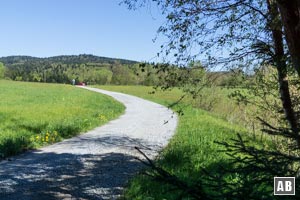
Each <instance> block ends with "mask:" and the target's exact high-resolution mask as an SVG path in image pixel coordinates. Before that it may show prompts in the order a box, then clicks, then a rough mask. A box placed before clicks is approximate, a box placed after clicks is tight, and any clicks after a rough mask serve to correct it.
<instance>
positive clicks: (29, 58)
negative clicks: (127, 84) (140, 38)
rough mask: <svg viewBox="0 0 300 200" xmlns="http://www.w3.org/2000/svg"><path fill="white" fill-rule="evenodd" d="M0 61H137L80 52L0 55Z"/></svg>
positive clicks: (6, 63)
mask: <svg viewBox="0 0 300 200" xmlns="http://www.w3.org/2000/svg"><path fill="white" fill-rule="evenodd" d="M0 62H2V63H4V64H5V65H10V64H17V63H25V62H31V63H34V62H49V63H61V64H84V63H101V64H104V63H105V64H114V63H119V64H135V63H137V61H132V60H126V59H118V58H108V57H100V56H94V55H91V54H80V55H62V56H53V57H47V58H38V57H32V56H7V57H0Z"/></svg>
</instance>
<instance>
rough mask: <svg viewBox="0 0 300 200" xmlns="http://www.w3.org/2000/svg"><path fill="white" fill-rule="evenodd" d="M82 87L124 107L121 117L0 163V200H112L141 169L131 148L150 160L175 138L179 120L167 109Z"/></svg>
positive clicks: (117, 94)
mask: <svg viewBox="0 0 300 200" xmlns="http://www.w3.org/2000/svg"><path fill="white" fill-rule="evenodd" d="M84 88H85V89H88V90H92V91H95V92H100V93H104V94H107V95H109V96H112V97H113V98H115V99H117V100H118V101H120V102H122V103H123V104H124V105H125V106H126V111H125V114H124V115H122V116H121V117H120V118H118V119H116V120H113V121H111V122H109V123H108V124H106V125H104V126H101V127H98V128H96V129H94V130H91V131H89V132H87V133H85V134H82V135H80V136H78V137H74V138H71V139H68V140H64V141H62V142H60V143H57V144H54V145H51V146H47V147H45V148H42V149H39V150H36V151H33V152H27V153H24V154H22V155H20V156H16V157H13V158H12V160H11V161H2V162H0V199H1V200H2V199H12V200H27V199H28V200H29V199H36V200H49V199H81V200H83V199H116V198H117V197H118V196H119V195H120V194H121V193H122V187H123V186H124V185H125V184H126V182H127V180H128V179H129V178H130V177H132V176H133V175H134V174H135V173H136V172H137V171H138V170H140V169H141V168H142V167H144V166H143V165H142V164H141V163H140V162H138V161H137V160H136V159H135V157H136V156H140V155H139V154H138V153H137V151H136V150H135V149H134V147H135V146H138V147H140V148H141V149H143V150H144V151H145V152H146V153H147V154H148V155H150V156H151V157H152V158H153V157H154V156H155V155H157V152H158V151H159V150H161V149H162V147H164V146H165V145H166V144H167V143H168V140H169V139H170V138H171V137H172V135H173V134H174V131H175V129H176V124H177V116H176V115H175V114H174V113H173V112H172V111H171V110H168V109H167V108H165V107H163V106H161V105H159V104H156V103H153V102H150V101H146V100H143V99H141V98H138V97H134V96H131V95H126V94H122V93H117V92H109V91H105V90H100V89H94V88H89V87H84ZM99 103H101V102H99Z"/></svg>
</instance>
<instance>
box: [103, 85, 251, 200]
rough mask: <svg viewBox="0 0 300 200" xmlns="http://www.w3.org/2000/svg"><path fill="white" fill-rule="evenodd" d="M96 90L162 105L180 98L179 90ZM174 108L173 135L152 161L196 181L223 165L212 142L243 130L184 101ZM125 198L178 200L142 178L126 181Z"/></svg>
mask: <svg viewBox="0 0 300 200" xmlns="http://www.w3.org/2000/svg"><path fill="white" fill-rule="evenodd" d="M100 88H102V89H107V90H111V91H119V92H123V93H128V94H132V95H135V96H139V97H142V98H145V99H148V100H152V101H155V102H158V103H161V104H164V105H168V104H170V103H173V102H174V101H176V100H178V98H180V96H181V95H182V93H181V92H180V91H179V90H173V91H167V92H156V93H155V94H149V92H151V91H153V89H152V88H151V87H142V86H101V87H100ZM174 109H175V110H176V109H182V110H183V113H184V115H182V116H180V117H179V125H178V128H177V132H176V134H175V136H174V137H173V138H172V139H171V141H170V143H169V144H168V146H167V148H165V150H164V151H163V152H162V154H161V155H160V157H159V158H158V159H157V161H156V162H157V163H158V164H159V165H160V166H162V167H163V168H164V169H167V170H168V171H169V172H172V173H174V174H176V175H177V176H178V177H180V178H181V179H183V180H186V181H187V182H193V181H197V180H200V179H201V177H200V175H199V174H200V170H201V168H202V167H204V168H206V169H209V171H210V172H212V173H213V172H214V171H217V170H218V167H217V166H218V165H225V164H226V160H228V157H227V155H226V154H225V153H222V152H219V151H220V150H221V148H222V147H221V146H220V145H217V144H215V143H214V141H228V140H229V139H231V138H234V137H236V133H244V132H246V131H245V129H244V128H243V127H241V126H237V125H234V124H231V123H228V121H226V120H224V118H223V117H217V116H216V114H211V113H209V112H207V111H203V110H201V109H198V108H195V107H193V106H191V105H187V102H182V103H180V104H178V105H177V106H176V107H174ZM125 198H126V199H141V200H142V199H143V200H144V199H178V193H176V192H174V191H172V190H171V188H170V187H169V186H168V185H163V184H161V183H157V182H154V181H152V180H151V179H150V178H149V177H147V176H145V175H139V176H137V177H136V178H134V179H133V180H132V181H131V182H130V184H129V186H128V188H127V190H126V192H125Z"/></svg>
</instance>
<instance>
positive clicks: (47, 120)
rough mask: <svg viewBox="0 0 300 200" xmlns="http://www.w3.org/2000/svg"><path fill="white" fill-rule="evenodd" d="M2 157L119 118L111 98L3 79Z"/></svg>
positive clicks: (0, 105) (0, 91) (0, 106)
mask: <svg viewBox="0 0 300 200" xmlns="http://www.w3.org/2000/svg"><path fill="white" fill-rule="evenodd" d="M0 99H1V101H0V158H1V157H2V158H4V157H7V156H11V155H15V154H17V153H20V152H23V151H25V150H28V149H33V148H38V147H41V146H44V145H48V144H51V143H55V142H58V141H61V140H62V139H65V138H70V137H72V136H75V135H77V134H80V133H81V132H84V131H87V130H89V129H92V128H94V127H96V126H99V125H102V124H104V123H106V122H107V121H109V120H111V119H114V118H116V117H117V116H119V115H120V114H122V113H123V111H124V109H125V108H124V106H123V105H122V104H121V103H119V102H117V101H115V100H114V99H112V98H111V97H108V96H105V95H101V94H99V93H95V92H91V91H87V90H84V89H80V88H76V87H73V86H70V85H62V84H60V85H59V84H44V83H28V82H27V83H25V82H14V81H5V80H0Z"/></svg>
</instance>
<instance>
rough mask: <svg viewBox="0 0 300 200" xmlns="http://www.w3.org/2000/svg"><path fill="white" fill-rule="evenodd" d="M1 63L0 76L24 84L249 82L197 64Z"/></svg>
mask: <svg viewBox="0 0 300 200" xmlns="http://www.w3.org/2000/svg"><path fill="white" fill-rule="evenodd" d="M0 62H1V63H3V65H4V66H2V67H0V76H2V77H3V78H5V79H9V80H15V81H27V82H45V83H64V84H70V83H71V81H72V80H73V79H75V80H76V83H80V82H84V83H85V84H88V85H94V84H100V85H146V86H162V85H167V86H168V85H172V86H180V85H182V81H185V82H186V81H187V79H185V80H182V81H181V82H180V81H179V82H177V81H176V82H174V81H173V78H175V77H190V76H192V77H197V76H198V78H203V76H204V74H205V76H206V79H210V80H211V81H210V82H213V84H214V85H217V86H229V87H237V86H238V87H241V86H243V85H244V83H245V79H248V80H249V78H250V76H249V75H246V74H245V73H244V72H243V71H241V70H234V71H213V72H209V71H206V69H205V67H203V66H202V65H201V63H200V62H199V61H197V62H190V63H189V64H188V66H184V67H178V66H176V65H171V64H160V63H141V62H137V61H132V60H125V59H117V58H107V57H99V56H94V55H89V54H81V55H69V56H66V55H63V56H55V57H48V58H37V57H31V56H8V57H1V58H0ZM1 69H2V70H1ZM199 75H200V76H199ZM167 77H172V78H171V79H170V78H167ZM183 79H184V78H183ZM189 79H191V77H190V78H189ZM171 82H173V83H171Z"/></svg>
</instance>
